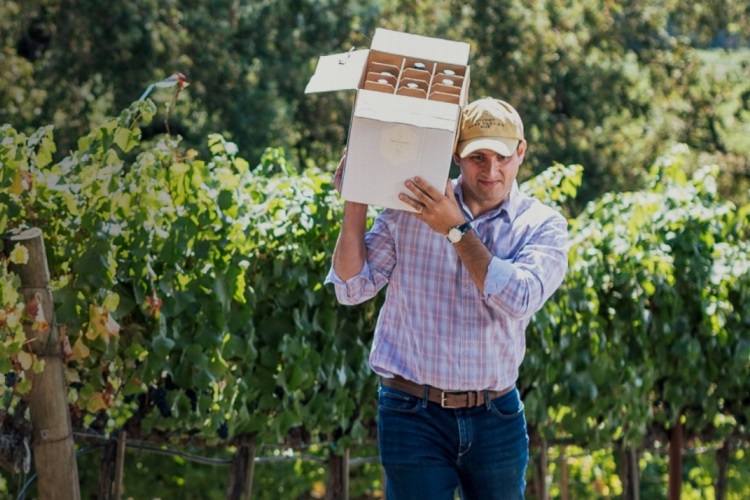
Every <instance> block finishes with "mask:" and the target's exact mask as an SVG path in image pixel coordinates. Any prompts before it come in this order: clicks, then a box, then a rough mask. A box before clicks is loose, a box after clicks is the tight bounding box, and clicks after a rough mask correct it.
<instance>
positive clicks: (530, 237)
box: [326, 178, 568, 391]
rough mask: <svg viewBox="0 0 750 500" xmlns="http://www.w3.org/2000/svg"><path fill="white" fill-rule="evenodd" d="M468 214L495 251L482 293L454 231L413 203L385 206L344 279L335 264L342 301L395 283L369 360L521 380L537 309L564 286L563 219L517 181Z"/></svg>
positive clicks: (377, 366)
mask: <svg viewBox="0 0 750 500" xmlns="http://www.w3.org/2000/svg"><path fill="white" fill-rule="evenodd" d="M453 185H454V190H455V192H456V196H457V197H458V200H459V203H460V205H461V206H462V208H463V211H464V215H465V217H466V218H467V220H470V221H471V222H472V226H473V228H474V231H476V233H477V235H478V236H479V238H480V239H481V240H482V241H483V242H484V244H485V245H486V246H487V248H488V249H489V251H490V252H491V253H492V255H493V258H492V261H491V262H490V265H489V268H488V272H487V277H486V280H485V286H484V289H485V290H484V293H480V292H479V290H478V289H477V287H476V286H475V285H474V283H473V281H472V280H471V277H470V276H469V273H468V271H467V270H466V268H465V267H464V266H463V264H462V263H461V260H460V259H459V257H458V254H457V253H456V251H455V249H454V248H453V245H452V244H451V243H450V242H449V241H448V239H447V238H446V237H445V236H444V235H442V234H437V233H436V232H434V231H433V230H432V229H430V228H429V227H428V226H427V224H425V223H424V222H422V221H420V220H419V219H417V218H416V217H414V216H413V215H412V214H411V213H410V212H406V211H400V210H391V209H386V210H384V211H383V212H381V213H380V215H379V216H378V217H377V218H376V220H375V222H374V224H373V226H372V228H371V229H370V230H369V231H368V232H367V234H366V236H365V244H366V247H367V260H366V263H365V265H364V267H363V268H362V270H361V272H360V273H359V274H358V275H357V276H354V277H352V278H350V279H349V280H347V281H346V282H344V281H342V280H341V279H340V278H339V277H338V276H336V273H335V272H334V270H333V269H331V271H330V272H329V275H328V277H327V278H326V283H333V284H334V288H335V290H336V296H337V298H338V300H339V301H340V302H341V303H342V304H358V303H360V302H363V301H365V300H368V299H370V298H372V297H374V296H375V295H376V294H377V293H378V291H380V289H382V288H383V287H384V286H386V285H388V288H387V291H386V298H385V302H384V304H383V307H382V309H381V311H380V315H379V317H378V322H377V326H376V328H375V337H374V340H373V345H372V351H371V353H370V366H371V367H372V369H373V370H374V371H375V372H376V373H378V374H380V375H382V376H384V377H392V376H394V375H401V376H402V377H404V378H406V379H409V380H411V381H414V382H416V383H419V384H428V385H430V386H433V387H436V388H439V389H443V390H451V391H466V390H484V389H488V390H502V389H505V388H507V387H510V386H511V385H513V384H515V382H516V380H517V378H518V368H519V366H520V364H521V362H522V361H523V357H524V351H525V349H526V337H525V329H526V326H527V325H528V324H529V321H530V319H531V316H532V315H533V314H534V313H535V312H537V311H538V310H539V309H541V308H542V306H543V305H544V303H545V301H546V300H547V299H549V297H550V296H551V295H552V294H553V293H554V291H555V290H556V289H557V288H558V287H559V286H560V284H561V283H562V280H563V278H564V276H565V273H566V271H567V267H568V264H567V263H568V256H567V239H568V225H567V221H566V219H565V218H564V217H563V216H562V215H561V214H560V213H558V212H557V211H555V210H553V209H551V208H549V207H547V206H545V205H543V204H542V203H540V202H539V201H538V200H536V199H535V198H531V197H529V196H527V195H526V194H524V193H522V192H521V191H520V190H519V189H518V185H517V184H514V186H513V188H512V190H511V193H510V196H509V198H508V200H507V201H506V202H505V203H504V204H503V205H502V206H501V207H500V208H498V209H496V210H492V211H490V212H487V213H484V214H482V215H481V216H479V217H477V218H476V219H472V218H471V215H470V212H469V210H468V209H467V208H466V206H465V204H464V203H463V201H462V192H461V188H460V178H459V180H454V181H453Z"/></svg>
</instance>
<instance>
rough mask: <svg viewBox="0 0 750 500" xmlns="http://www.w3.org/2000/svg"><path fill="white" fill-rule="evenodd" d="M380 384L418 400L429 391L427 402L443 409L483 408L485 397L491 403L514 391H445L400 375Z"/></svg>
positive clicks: (381, 378) (383, 380)
mask: <svg viewBox="0 0 750 500" xmlns="http://www.w3.org/2000/svg"><path fill="white" fill-rule="evenodd" d="M380 382H381V383H382V384H383V385H384V386H386V387H390V388H391V389H397V390H399V391H402V392H405V393H407V394H411V395H412V396H416V397H418V398H423V397H424V395H425V390H427V400H428V401H430V402H432V403H437V404H439V405H440V406H442V407H443V408H474V407H476V406H482V405H484V404H486V403H487V399H485V395H486V397H487V398H488V399H489V400H490V401H491V400H493V399H495V398H499V397H500V396H503V395H504V394H508V393H509V392H510V391H511V390H512V389H513V386H510V387H508V388H507V389H503V390H502V391H466V392H452V391H443V390H440V389H435V388H434V387H429V386H426V385H419V384H417V383H415V382H412V381H411V380H406V379H405V378H403V377H399V376H398V375H397V376H395V377H393V378H386V377H380Z"/></svg>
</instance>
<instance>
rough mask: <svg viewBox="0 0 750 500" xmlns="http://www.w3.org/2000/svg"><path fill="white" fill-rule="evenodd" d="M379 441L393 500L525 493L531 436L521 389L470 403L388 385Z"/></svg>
mask: <svg viewBox="0 0 750 500" xmlns="http://www.w3.org/2000/svg"><path fill="white" fill-rule="evenodd" d="M378 445H379V447H380V459H381V462H382V464H383V468H384V469H385V476H386V479H385V490H386V499H387V500H406V499H415V500H425V499H429V500H440V499H446V500H453V498H454V495H455V492H456V491H458V492H459V494H460V496H461V498H463V499H482V500H484V499H518V498H524V491H525V488H526V465H527V463H528V460H529V438H528V434H527V433H526V417H525V416H524V412H523V403H522V402H521V399H520V397H519V394H518V390H516V389H513V390H511V391H510V392H508V393H507V394H504V395H503V396H500V397H499V398H497V399H493V400H492V401H488V402H487V404H485V405H483V406H479V407H476V408H468V409H444V408H441V406H440V405H439V404H435V403H431V402H429V401H427V400H426V399H423V398H418V397H416V396H412V395H410V394H407V393H405V392H402V391H399V390H396V389H393V388H390V387H384V386H381V387H380V390H379V393H378Z"/></svg>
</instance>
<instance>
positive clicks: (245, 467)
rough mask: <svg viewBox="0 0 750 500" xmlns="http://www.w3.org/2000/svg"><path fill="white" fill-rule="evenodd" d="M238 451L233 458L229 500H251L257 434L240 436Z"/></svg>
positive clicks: (237, 442) (237, 443)
mask: <svg viewBox="0 0 750 500" xmlns="http://www.w3.org/2000/svg"><path fill="white" fill-rule="evenodd" d="M236 446H237V451H235V452H234V457H233V458H232V466H231V472H230V475H229V489H228V491H227V500H249V499H250V497H251V494H252V490H253V472H254V469H255V436H254V435H245V436H239V437H238V439H237V440H236Z"/></svg>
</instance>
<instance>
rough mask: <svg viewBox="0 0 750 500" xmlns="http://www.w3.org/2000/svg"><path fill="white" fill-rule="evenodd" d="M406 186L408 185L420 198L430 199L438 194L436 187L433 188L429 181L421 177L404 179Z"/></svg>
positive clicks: (435, 197) (433, 198) (434, 198)
mask: <svg viewBox="0 0 750 500" xmlns="http://www.w3.org/2000/svg"><path fill="white" fill-rule="evenodd" d="M406 187H408V188H409V189H410V190H411V191H412V192H413V193H414V194H415V195H416V196H417V197H419V198H420V199H423V198H429V199H431V200H436V199H438V197H439V196H440V193H439V192H438V191H437V189H435V188H434V187H433V186H432V184H430V183H429V182H426V181H424V180H423V179H422V178H421V177H414V178H413V179H409V180H408V181H406Z"/></svg>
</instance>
